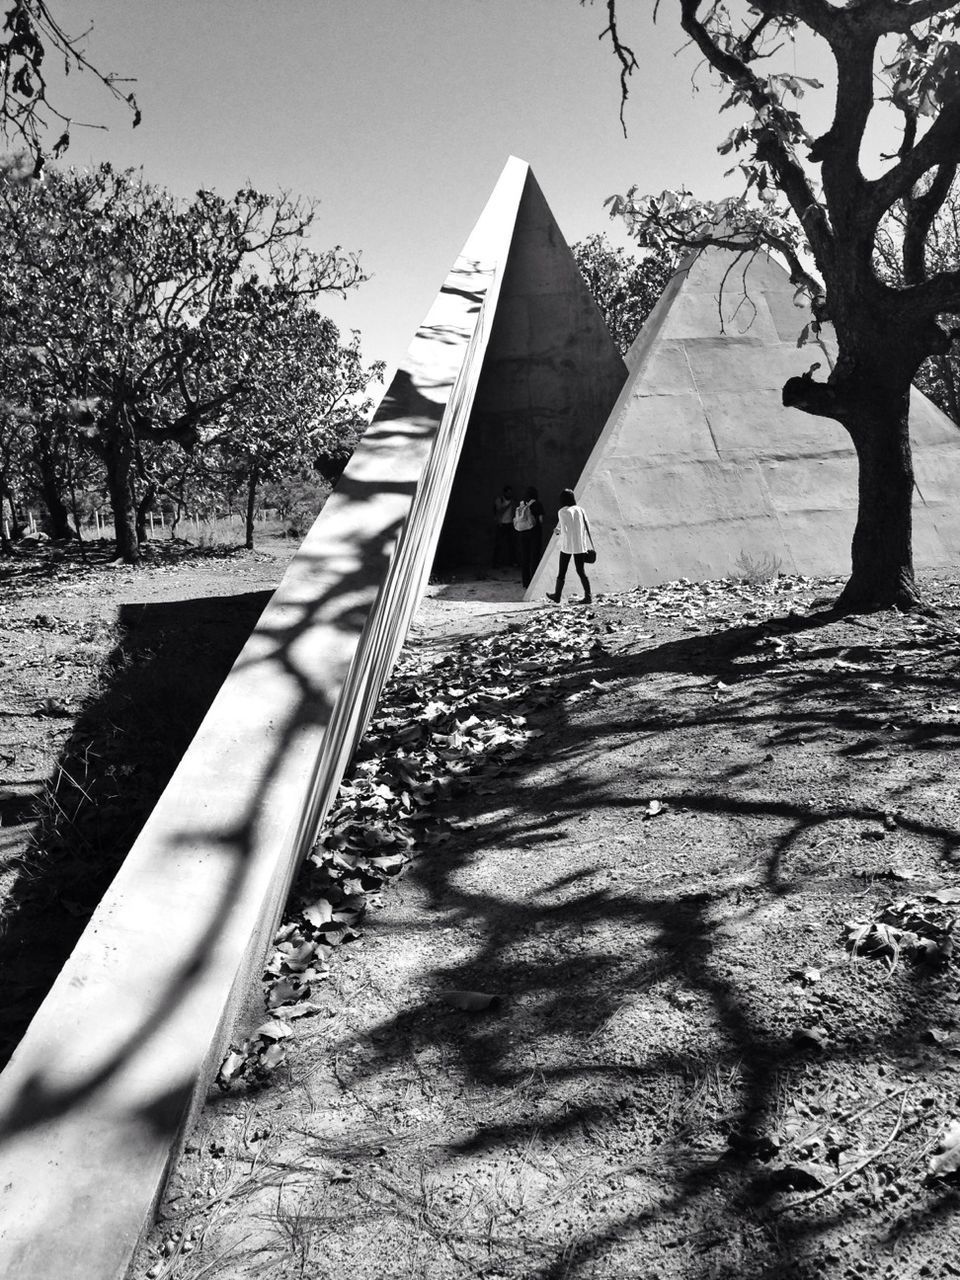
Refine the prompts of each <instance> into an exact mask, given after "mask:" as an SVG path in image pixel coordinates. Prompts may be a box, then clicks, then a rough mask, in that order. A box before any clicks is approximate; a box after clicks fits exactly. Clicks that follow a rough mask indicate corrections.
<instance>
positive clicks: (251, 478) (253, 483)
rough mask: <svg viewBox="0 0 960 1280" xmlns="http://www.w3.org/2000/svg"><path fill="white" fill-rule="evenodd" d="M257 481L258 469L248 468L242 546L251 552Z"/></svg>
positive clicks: (254, 467)
mask: <svg viewBox="0 0 960 1280" xmlns="http://www.w3.org/2000/svg"><path fill="white" fill-rule="evenodd" d="M259 480H260V471H259V468H257V467H256V466H252V467H251V468H250V474H249V475H248V476H247V514H246V530H245V533H246V538H245V540H244V544H243V545H244V546H245V547H246V549H247V550H248V551H252V550H253V524H254V516H255V515H256V513H257V484H258V482H259Z"/></svg>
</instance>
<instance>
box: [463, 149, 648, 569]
mask: <svg viewBox="0 0 960 1280" xmlns="http://www.w3.org/2000/svg"><path fill="white" fill-rule="evenodd" d="M626 376H627V370H626V365H625V364H624V361H623V359H622V357H621V356H620V353H619V352H618V351H617V348H616V346H615V344H614V342H613V339H612V338H611V337H610V335H609V333H608V332H607V327H606V324H605V323H604V320H603V317H602V315H601V314H600V311H599V309H598V308H597V305H596V303H595V302H594V300H593V297H592V295H591V294H590V291H589V289H588V288H587V286H586V284H585V283H584V281H583V277H582V276H581V275H580V272H579V270H578V268H577V264H576V262H575V261H574V257H573V254H572V253H571V251H570V249H569V248H568V246H567V243H566V241H565V240H564V238H563V236H562V234H561V232H560V230H559V228H558V226H557V223H556V221H555V219H554V217H553V214H552V213H551V212H550V209H549V207H548V205H547V202H546V200H545V199H544V197H543V193H542V192H541V190H540V188H539V186H538V185H537V182H536V179H535V178H534V176H533V174H532V173H528V175H527V178H526V182H525V184H524V189H523V195H522V197H521V200H520V206H519V209H518V212H517V218H516V225H515V229H514V233H513V239H512V242H511V246H510V257H509V260H508V263H507V269H506V273H505V276H504V280H503V284H502V286H501V290H500V296H499V300H498V302H497V307H496V312H495V315H494V317H493V331H492V333H491V336H490V343H489V346H488V348H487V354H486V357H485V359H484V362H483V370H482V373H481V376H480V383H479V387H478V389H477V395H476V400H475V401H474V407H473V413H472V415H471V417H470V423H469V426H468V428H467V434H466V438H465V440H464V443H463V449H462V452H461V457H460V465H459V467H458V470H457V475H456V479H455V481H454V486H453V494H452V497H451V501H450V507H449V510H448V513H447V518H446V521H445V522H444V527H443V534H442V537H441V542H440V549H439V553H438V567H441V566H444V565H464V564H480V565H488V564H489V563H490V559H491V553H492V547H493V500H494V498H495V497H496V495H497V494H499V493H500V491H501V489H502V488H503V486H504V485H505V484H510V485H512V486H513V490H514V493H515V494H516V496H517V497H520V496H521V495H522V493H523V490H524V489H525V488H526V487H527V485H534V486H536V488H537V489H538V490H539V493H540V498H541V501H542V502H543V504H544V506H545V508H546V509H547V513H548V517H549V519H550V521H551V523H552V521H553V520H555V518H556V509H557V499H558V497H559V494H560V490H561V489H564V488H567V487H568V486H570V485H572V484H574V483H575V482H576V479H577V477H578V476H579V475H580V473H581V472H582V471H583V468H584V466H585V465H586V463H587V459H588V458H589V457H590V452H591V450H592V448H593V446H594V444H595V443H596V441H597V439H598V437H599V435H600V432H601V431H602V430H603V426H604V423H605V422H606V421H607V417H608V415H609V413H610V410H611V409H612V408H613V405H614V403H615V402H616V399H617V396H618V394H619V392H620V389H621V387H622V386H623V384H624V380H625V379H626Z"/></svg>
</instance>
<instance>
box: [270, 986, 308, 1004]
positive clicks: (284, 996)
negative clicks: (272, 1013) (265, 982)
mask: <svg viewBox="0 0 960 1280" xmlns="http://www.w3.org/2000/svg"><path fill="white" fill-rule="evenodd" d="M309 994H310V988H309V987H304V986H302V985H301V984H300V983H298V982H295V981H294V980H293V978H281V979H280V981H279V982H275V983H274V984H273V986H272V987H271V988H270V995H269V996H268V998H267V1006H268V1007H269V1008H270V1009H275V1008H276V1007H277V1005H279V1004H288V1003H290V1001H292V1000H300V999H302V997H303V996H305V995H309Z"/></svg>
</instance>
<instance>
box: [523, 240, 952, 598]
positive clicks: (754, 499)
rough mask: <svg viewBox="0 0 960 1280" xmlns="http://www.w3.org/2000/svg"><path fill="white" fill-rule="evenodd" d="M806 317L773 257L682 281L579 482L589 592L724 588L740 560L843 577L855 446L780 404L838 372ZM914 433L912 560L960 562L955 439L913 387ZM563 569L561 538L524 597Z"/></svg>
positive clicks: (641, 350)
mask: <svg viewBox="0 0 960 1280" xmlns="http://www.w3.org/2000/svg"><path fill="white" fill-rule="evenodd" d="M721 316H722V320H721ZM808 318H809V316H808V313H807V311H806V309H805V307H803V306H802V305H799V304H798V300H797V298H796V297H795V290H794V288H793V286H792V285H791V284H790V281H789V278H788V276H787V273H786V272H785V271H784V270H783V268H782V267H781V266H780V265H779V264H778V263H777V262H775V261H774V260H773V259H771V258H769V257H767V256H766V255H758V256H756V257H753V258H752V259H751V258H749V257H747V256H745V255H740V254H738V253H737V252H736V251H734V250H729V249H708V250H706V251H704V252H703V253H702V254H700V255H699V256H697V257H696V258H694V259H693V260H692V261H691V262H688V263H687V264H686V265H685V266H684V267H683V268H681V270H680V271H679V272H678V273H677V275H676V276H675V277H674V279H673V280H672V281H671V283H670V285H669V286H668V288H667V290H666V291H665V293H664V295H663V297H662V298H661V300H660V302H659V303H658V305H657V307H656V308H655V309H654V311H653V313H652V314H651V316H650V317H649V319H648V320H647V323H646V324H645V325H644V328H643V330H642V332H641V334H640V336H639V337H638V338H637V341H636V342H635V343H634V346H633V348H632V349H631V350H630V352H629V353H628V356H627V365H628V367H629V369H630V376H629V378H628V381H627V383H626V385H625V386H624V387H623V390H622V392H621V394H620V397H619V399H618V400H617V403H616V405H615V407H614V409H613V411H612V413H611V414H610V417H609V419H608V421H607V424H606V426H605V427H604V430H603V433H602V435H601V437H600V439H599V440H598V442H597V444H596V446H595V448H594V450H593V452H592V454H591V457H590V459H589V461H588V463H587V465H586V467H585V468H584V470H583V473H582V475H581V476H580V478H579V481H578V484H577V485H576V486H575V489H576V493H577V498H578V500H579V501H580V503H581V504H582V506H583V507H584V509H585V510H586V512H587V514H588V516H589V519H590V522H591V527H592V529H593V531H594V534H595V537H596V542H597V548H598V560H597V563H596V564H595V565H594V566H593V568H592V569H591V571H590V577H591V581H592V584H593V586H594V589H595V590H599V591H610V590H618V589H619V590H622V589H625V588H630V587H634V586H636V585H638V584H645V583H655V582H663V581H670V580H672V579H675V578H691V579H694V580H697V579H700V580H703V579H708V578H717V577H724V576H726V575H729V574H732V573H736V572H737V568H738V561H741V559H742V558H743V557H746V558H747V559H749V560H752V561H754V562H763V561H765V560H766V561H779V563H780V566H781V568H782V570H783V571H784V572H786V573H809V574H842V573H845V572H848V571H849V567H850V541H851V538H852V536H853V529H854V524H855V521H856V503H857V470H856V459H855V455H854V452H853V448H852V445H851V444H850V440H849V437H848V436H847V434H846V432H845V431H844V430H843V428H842V427H841V426H840V425H839V424H838V423H834V422H830V421H828V420H827V419H824V418H814V417H812V416H810V415H809V414H805V413H801V412H800V411H799V410H797V409H787V408H784V406H783V404H782V401H781V393H782V388H783V384H784V382H785V381H786V379H787V378H789V377H791V376H794V375H796V374H800V373H804V372H806V370H807V369H809V367H810V365H811V364H813V363H814V362H815V361H817V360H819V361H820V362H821V364H822V365H823V366H824V368H825V369H826V368H827V367H829V363H830V360H831V352H830V350H828V348H827V347H826V346H825V345H821V344H807V345H805V346H803V347H801V348H798V347H797V339H798V336H799V334H800V331H801V330H802V328H803V326H804V324H805V323H806V322H807V319H808ZM911 429H912V438H913V443H914V464H915V469H916V478H917V496H916V502H915V506H914V517H915V532H914V549H915V556H916V563H917V565H918V567H930V568H933V567H938V566H943V565H946V564H950V563H954V562H955V561H956V559H957V555H958V553H960V519H958V515H957V503H956V497H955V495H956V493H957V481H958V480H960V431H958V430H957V428H956V427H954V426H953V425H952V424H951V423H950V422H949V420H948V419H946V418H945V417H944V415H943V414H941V413H940V412H939V410H937V409H936V408H935V406H934V405H932V404H931V403H930V402H929V401H927V400H926V399H925V398H924V397H923V396H921V395H920V394H919V392H915V393H914V398H913V403H912V411H911ZM555 568H556V544H555V542H554V545H553V548H552V550H551V553H550V554H549V555H548V556H546V557H545V558H544V561H543V562H542V563H541V567H540V570H539V571H538V573H537V575H536V576H535V578H534V580H533V582H532V583H531V587H530V591H529V592H528V598H531V599H533V598H536V596H538V595H542V594H543V593H544V592H545V591H547V590H549V589H551V588H552V584H553V575H554V572H555ZM575 587H576V583H575V581H574V579H572V578H571V579H570V580H569V581H568V590H569V589H571V588H575Z"/></svg>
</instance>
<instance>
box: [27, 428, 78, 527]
mask: <svg viewBox="0 0 960 1280" xmlns="http://www.w3.org/2000/svg"><path fill="white" fill-rule="evenodd" d="M52 429H53V428H52V427H51V426H50V424H49V423H48V422H43V423H41V424H40V432H39V440H38V444H37V451H36V454H35V458H36V463H37V472H38V475H39V477H40V492H41V494H42V495H43V505H44V506H45V507H46V509H47V515H48V516H49V518H50V537H51V538H73V537H74V536H75V534H74V531H73V529H72V528H71V527H70V515H69V513H68V511H67V504H66V503H65V502H64V500H63V493H62V490H61V482H60V477H59V476H58V475H57V468H56V464H55V463H54V459H53V453H52V451H51V449H50V443H49V440H48V439H47V435H46V433H47V432H49V431H51V430H52Z"/></svg>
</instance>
